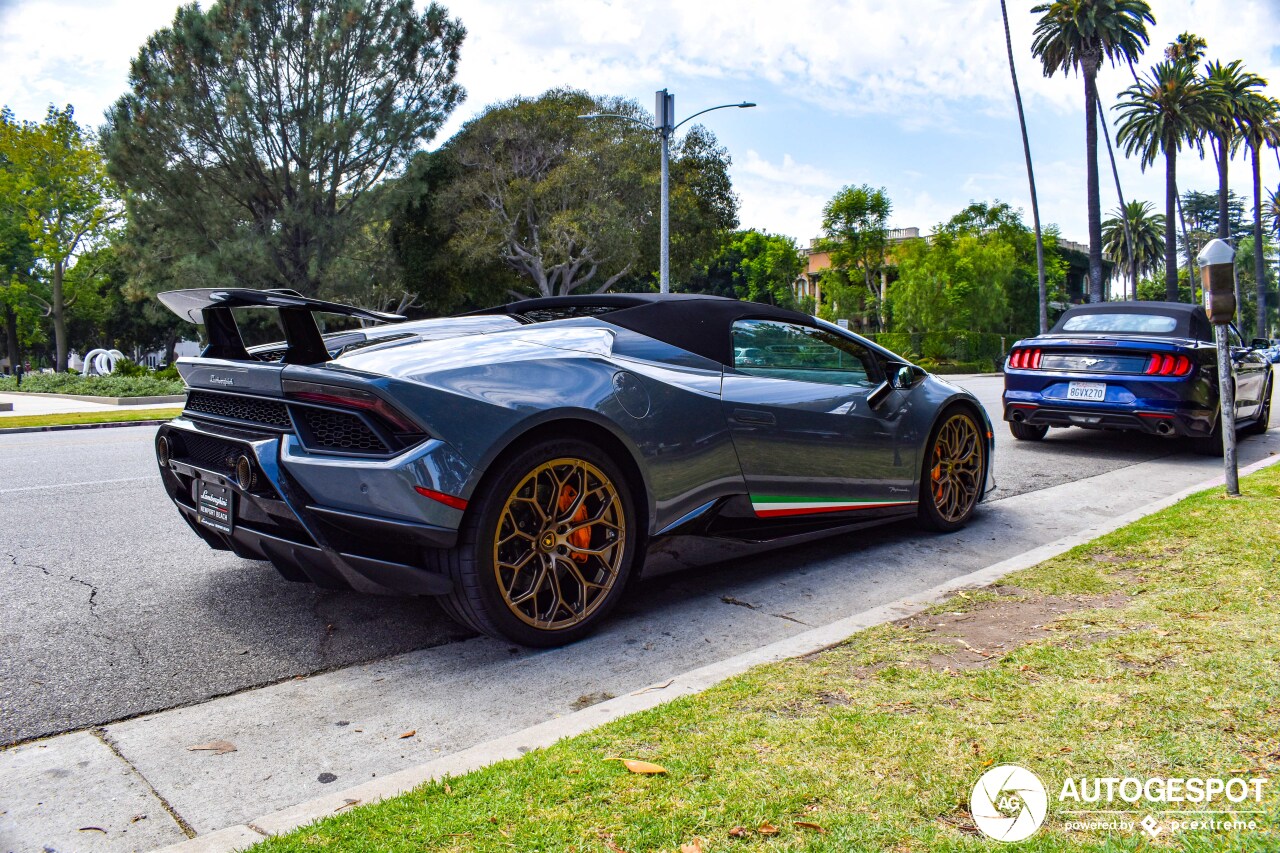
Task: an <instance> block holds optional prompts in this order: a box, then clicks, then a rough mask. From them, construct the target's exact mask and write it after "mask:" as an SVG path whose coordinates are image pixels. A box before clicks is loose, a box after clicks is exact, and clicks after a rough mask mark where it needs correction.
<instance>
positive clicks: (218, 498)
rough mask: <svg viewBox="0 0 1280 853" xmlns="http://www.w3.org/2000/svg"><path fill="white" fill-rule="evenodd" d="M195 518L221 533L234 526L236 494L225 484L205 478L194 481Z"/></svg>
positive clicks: (228, 531) (229, 531) (227, 531)
mask: <svg viewBox="0 0 1280 853" xmlns="http://www.w3.org/2000/svg"><path fill="white" fill-rule="evenodd" d="M195 491H196V520H197V521H199V522H200V523H201V524H203V525H204V526H205V527H212V528H213V529H214V530H217V531H219V532H221V533H231V532H232V531H233V530H235V526H236V509H235V501H236V494H235V492H233V491H232V490H231V489H230V488H229V487H227V486H219V485H218V484H217V483H210V482H208V481H205V480H199V481H197V482H196V489H195Z"/></svg>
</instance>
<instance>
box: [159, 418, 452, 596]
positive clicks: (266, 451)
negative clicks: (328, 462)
mask: <svg viewBox="0 0 1280 853" xmlns="http://www.w3.org/2000/svg"><path fill="white" fill-rule="evenodd" d="M162 438H163V439H165V440H166V441H167V442H168V445H167V449H168V450H169V455H168V458H165V457H164V455H163V454H160V456H161V458H160V459H159V463H160V473H161V478H162V481H163V483H164V487H165V490H166V491H167V492H168V494H169V497H170V498H171V499H172V500H173V502H174V504H175V505H176V506H177V508H178V510H179V512H180V513H181V514H182V517H183V518H184V519H185V520H186V522H187V523H188V524H189V525H190V527H191V529H192V530H193V531H195V533H196V534H197V535H198V536H200V538H201V539H203V540H204V541H205V542H206V543H207V544H208V545H209V546H210V547H212V548H216V549H219V550H226V551H232V552H233V553H235V554H236V555H237V556H239V557H242V558H244V559H249V560H270V561H271V562H272V564H273V565H275V567H276V569H277V570H278V571H279V572H280V574H282V575H283V576H284V577H285V578H287V579H289V580H293V581H304V582H305V581H310V582H312V583H315V584H316V585H317V586H321V587H325V588H329V589H355V590H358V591H361V592H368V593H382V594H408V595H441V594H444V593H447V592H449V590H450V588H451V581H450V580H449V579H448V578H447V577H445V576H444V575H441V574H438V573H435V572H430V571H427V570H426V569H423V568H421V565H422V563H423V561H422V559H421V558H422V552H423V551H424V550H425V549H429V548H449V547H452V546H453V545H454V543H455V541H456V539H457V530H456V528H451V527H446V526H443V525H435V524H429V523H426V522H422V521H415V520H408V519H404V518H391V517H388V516H385V515H381V514H378V513H376V512H358V511H355V510H352V509H349V508H347V507H335V506H330V505H328V504H327V503H324V502H322V501H321V500H319V499H317V496H314V495H312V494H310V493H309V492H308V491H307V490H306V489H305V488H304V487H303V486H302V485H301V483H300V481H299V479H297V478H295V477H293V476H291V475H290V474H289V472H288V471H287V470H286V469H284V468H283V467H281V465H280V464H279V455H280V443H281V441H282V440H283V439H282V438H281V437H278V436H263V435H258V434H251V433H244V432H240V431H238V430H231V429H223V428H217V429H214V428H211V427H208V426H206V425H204V424H200V423H195V422H192V421H189V420H185V419H179V420H177V421H174V422H172V423H169V424H165V425H164V426H162V427H161V428H160V430H159V432H158V433H157V439H156V440H157V442H158V443H159V442H160V440H161V439H162ZM240 457H247V458H248V459H249V460H251V462H250V464H251V466H252V468H253V473H254V476H253V478H252V481H251V484H250V487H249V488H247V489H246V488H244V487H243V485H242V483H241V482H240V481H238V479H237V476H236V473H235V462H236V461H237V460H238V459H239V458H240ZM380 467H381V468H382V469H383V470H384V471H385V465H381V466H380ZM370 473H371V474H375V475H376V474H377V471H371V472H370ZM366 479H368V480H370V481H372V482H374V483H377V482H378V480H377V478H376V476H370V477H368V478H366ZM205 484H209V485H213V486H217V487H221V488H224V489H229V490H230V492H231V493H232V494H233V495H234V497H233V498H232V517H233V521H232V523H231V525H230V530H229V531H228V530H224V529H217V528H215V527H211V526H209V525H208V524H205V523H202V522H201V520H200V519H201V513H200V510H199V509H198V504H199V499H198V497H197V495H198V494H199V493H200V490H201V487H202V486H204V485H205ZM384 485H385V483H384ZM384 491H385V490H384ZM343 501H344V502H346V503H350V502H351V498H350V496H349V495H344V496H343ZM459 515H460V513H459Z"/></svg>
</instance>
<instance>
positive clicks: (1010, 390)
mask: <svg viewBox="0 0 1280 853" xmlns="http://www.w3.org/2000/svg"><path fill="white" fill-rule="evenodd" d="M1229 337H1230V340H1231V342H1232V348H1231V363H1232V374H1233V376H1234V378H1235V392H1236V425H1237V427H1238V428H1239V429H1240V430H1241V432H1243V433H1245V434H1248V433H1262V432H1266V430H1267V426H1268V424H1269V421H1270V419H1271V382H1272V379H1271V369H1270V364H1269V363H1268V362H1267V359H1266V358H1265V357H1264V356H1263V354H1262V351H1263V349H1264V348H1265V346H1266V345H1267V344H1268V343H1269V342H1264V341H1261V340H1259V341H1255V342H1254V344H1253V346H1243V345H1242V344H1241V341H1240V338H1239V335H1238V334H1236V331H1235V329H1234V328H1232V329H1230V331H1229ZM1004 377H1005V379H1004V419H1005V420H1006V421H1008V422H1009V430H1010V431H1011V432H1012V433H1013V437H1014V438H1018V439H1022V440H1024V441H1040V440H1041V439H1043V438H1044V437H1045V434H1046V433H1047V432H1048V431H1049V427H1084V428H1085V429H1119V430H1137V431H1139V432H1145V433H1150V434H1153V435H1159V436H1187V437H1190V438H1191V439H1193V440H1194V442H1195V443H1196V446H1197V448H1198V449H1200V450H1202V451H1204V452H1208V453H1213V452H1221V447H1222V427H1221V420H1220V412H1219V402H1218V371H1217V355H1216V349H1215V347H1214V344H1213V327H1212V326H1211V325H1210V324H1209V319H1208V317H1207V316H1206V315H1205V312H1204V308H1202V307H1201V306H1199V305H1185V304H1182V303H1177V302H1107V303H1099V304H1093V305H1078V306H1076V307H1074V308H1070V309H1068V310H1067V311H1066V313H1064V314H1063V315H1062V317H1061V318H1059V320H1058V322H1057V324H1056V325H1054V327H1053V328H1052V329H1050V330H1049V332H1048V333H1046V334H1043V335H1040V336H1038V337H1035V338H1027V339H1025V340H1021V341H1018V342H1017V343H1016V344H1014V345H1013V348H1012V349H1011V350H1010V353H1009V358H1008V360H1007V361H1006V362H1005V372H1004Z"/></svg>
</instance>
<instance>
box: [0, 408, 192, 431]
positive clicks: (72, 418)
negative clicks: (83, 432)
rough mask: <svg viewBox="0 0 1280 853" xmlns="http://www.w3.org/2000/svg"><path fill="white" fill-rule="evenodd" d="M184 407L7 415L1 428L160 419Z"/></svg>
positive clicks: (168, 416)
mask: <svg viewBox="0 0 1280 853" xmlns="http://www.w3.org/2000/svg"><path fill="white" fill-rule="evenodd" d="M181 412H182V408H181V407H178V408H168V409H131V408H124V407H121V409H120V411H112V412H61V413H59V414H53V415H5V416H3V417H0V429H15V428H17V427H36V426H65V425H68V424H107V423H119V422H126V421H159V420H166V421H167V420H170V419H171V418H176V417H177V416H178V415H179V414H180V413H181Z"/></svg>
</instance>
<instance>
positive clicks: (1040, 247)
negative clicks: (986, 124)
mask: <svg viewBox="0 0 1280 853" xmlns="http://www.w3.org/2000/svg"><path fill="white" fill-rule="evenodd" d="M1000 15H1001V17H1003V18H1004V46H1005V49H1006V50H1007V51H1008V53H1009V76H1010V77H1012V78H1013V100H1014V101H1015V102H1017V104H1018V125H1019V126H1020V127H1021V128H1022V154H1023V156H1024V157H1026V160H1027V183H1028V184H1030V185H1031V222H1032V224H1033V225H1034V226H1035V232H1036V275H1037V277H1038V278H1039V280H1040V334H1042V335H1043V334H1044V333H1045V332H1047V331H1049V291H1048V288H1047V287H1046V286H1045V283H1044V236H1043V235H1042V233H1041V231H1040V200H1039V199H1038V198H1037V197H1036V173H1035V170H1034V169H1032V168H1031V142H1030V141H1029V140H1028V139H1027V116H1026V114H1025V113H1024V112H1023V111H1022V92H1021V91H1020V90H1019V89H1018V71H1017V69H1016V68H1015V67H1014V64H1013V39H1012V38H1011V37H1010V36H1009V10H1008V9H1007V8H1006V7H1005V2H1004V0H1000Z"/></svg>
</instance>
